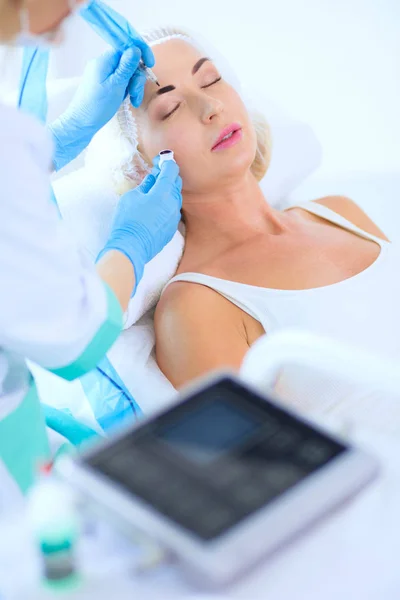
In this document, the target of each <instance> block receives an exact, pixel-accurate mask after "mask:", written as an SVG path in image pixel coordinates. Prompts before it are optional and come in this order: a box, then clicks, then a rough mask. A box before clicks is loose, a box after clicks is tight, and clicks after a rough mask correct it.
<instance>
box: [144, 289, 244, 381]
mask: <svg viewBox="0 0 400 600" xmlns="http://www.w3.org/2000/svg"><path fill="white" fill-rule="evenodd" d="M155 328H156V352H157V362H158V365H159V367H160V369H161V370H162V371H163V373H164V374H165V376H166V377H167V378H168V379H169V380H170V381H171V383H172V384H173V385H174V386H175V387H181V386H182V385H184V384H185V383H188V382H189V381H191V380H192V379H194V378H195V377H198V376H200V375H204V374H206V373H207V372H209V371H212V370H214V369H217V368H223V367H229V368H231V369H234V370H238V369H239V368H240V365H241V363H242V360H243V358H244V355H245V354H246V352H247V350H248V349H249V344H248V341H247V334H246V327H245V323H244V320H243V313H242V311H241V310H240V309H239V308H238V307H236V306H235V305H234V304H232V303H231V302H229V301H228V300H226V299H225V298H223V297H222V296H221V295H220V294H218V293H217V292H215V291H213V290H211V289H209V288H207V287H204V286H201V285H197V284H191V283H183V282H179V283H178V282H177V283H173V284H172V285H171V286H170V287H169V288H168V289H167V290H166V291H165V293H164V295H163V296H162V298H161V300H160V302H159V304H158V306H157V310H156V316H155Z"/></svg>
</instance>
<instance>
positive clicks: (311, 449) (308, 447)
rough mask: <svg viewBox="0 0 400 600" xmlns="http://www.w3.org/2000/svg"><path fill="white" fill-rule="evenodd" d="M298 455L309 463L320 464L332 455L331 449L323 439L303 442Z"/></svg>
mask: <svg viewBox="0 0 400 600" xmlns="http://www.w3.org/2000/svg"><path fill="white" fill-rule="evenodd" d="M297 456H298V458H299V459H300V460H302V461H304V462H305V463H307V464H309V465H319V464H322V463H324V462H326V461H327V460H328V459H329V458H330V457H331V449H330V448H329V446H327V444H325V443H324V442H322V441H319V440H315V439H309V440H306V441H305V442H303V443H302V444H301V446H300V447H299V449H298V451H297Z"/></svg>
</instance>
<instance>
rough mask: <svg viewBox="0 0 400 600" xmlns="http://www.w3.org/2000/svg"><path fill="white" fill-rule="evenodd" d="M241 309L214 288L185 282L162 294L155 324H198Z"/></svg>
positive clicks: (167, 325)
mask: <svg viewBox="0 0 400 600" xmlns="http://www.w3.org/2000/svg"><path fill="white" fill-rule="evenodd" d="M238 310H239V309H238V308H237V307H236V306H234V305H233V304H232V303H231V302H229V301H228V300H226V298H224V297H223V296H221V295H220V294H218V292H216V291H215V290H213V289H211V288H208V287H206V286H204V285H200V284H197V283H191V282H186V281H177V282H175V283H172V284H171V285H170V286H169V287H168V288H167V289H166V290H165V292H164V294H163V295H162V296H161V299H160V301H159V303H158V305H157V308H156V313H155V326H156V329H157V328H158V327H163V328H164V327H169V326H176V325H179V324H182V325H183V324H188V322H189V321H190V323H191V324H192V325H195V323H200V322H204V321H210V320H213V319H214V318H218V317H219V316H221V314H222V313H223V314H224V315H229V314H230V315H232V314H233V313H237V312H238Z"/></svg>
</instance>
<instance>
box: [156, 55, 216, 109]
mask: <svg viewBox="0 0 400 600" xmlns="http://www.w3.org/2000/svg"><path fill="white" fill-rule="evenodd" d="M209 60H211V59H210V58H207V57H206V56H204V57H203V58H200V60H198V61H197V63H196V64H195V65H194V67H193V69H192V75H196V73H197V71H198V70H199V69H200V68H201V67H202V66H203V65H204V63H205V62H207V61H209ZM175 89H176V87H175V86H174V85H166V86H164V87H162V88H159V89H158V90H157V91H156V92H154V94H153V95H152V96H151V98H150V100H149V101H148V103H147V106H148V105H149V104H150V102H151V101H152V100H153V99H154V98H156V97H157V96H162V95H163V94H167V93H168V92H173V91H174V90H175Z"/></svg>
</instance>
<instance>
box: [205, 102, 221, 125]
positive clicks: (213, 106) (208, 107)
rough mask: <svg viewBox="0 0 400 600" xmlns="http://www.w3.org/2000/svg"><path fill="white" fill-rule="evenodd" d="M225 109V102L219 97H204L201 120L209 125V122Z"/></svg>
mask: <svg viewBox="0 0 400 600" xmlns="http://www.w3.org/2000/svg"><path fill="white" fill-rule="evenodd" d="M223 110H224V104H223V102H221V100H218V99H217V98H211V97H210V96H208V97H207V98H205V99H204V103H203V107H202V114H201V120H202V122H203V123H204V124H205V125H207V124H208V123H212V121H214V120H215V119H216V118H217V117H218V116H219V115H220V114H221V113H222V111H223Z"/></svg>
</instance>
